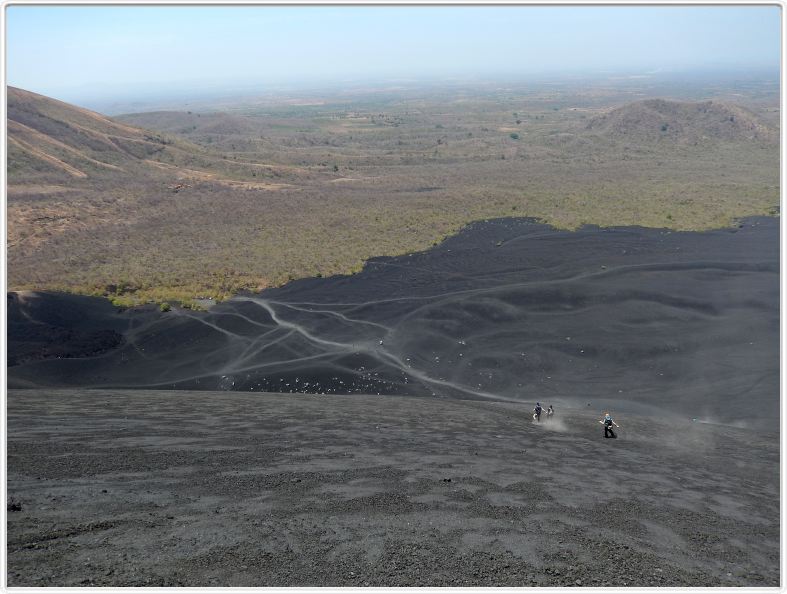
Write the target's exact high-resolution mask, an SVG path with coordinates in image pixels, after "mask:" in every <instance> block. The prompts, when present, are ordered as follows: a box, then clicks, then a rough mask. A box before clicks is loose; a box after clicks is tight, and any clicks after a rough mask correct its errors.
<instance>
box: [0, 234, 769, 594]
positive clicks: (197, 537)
mask: <svg viewBox="0 0 787 594" xmlns="http://www.w3.org/2000/svg"><path fill="white" fill-rule="evenodd" d="M778 271H779V255H778V220H777V219H772V218H754V219H747V220H744V221H742V222H741V223H740V224H739V225H738V226H736V227H734V228H730V229H721V230H717V231H711V232H702V233H695V232H673V231H669V230H666V229H644V228H610V229H598V228H593V227H586V228H583V229H581V230H579V231H578V232H566V231H557V230H555V229H553V228H550V227H548V226H546V225H542V224H538V223H535V222H533V221H531V220H523V219H519V220H517V219H501V220H492V221H486V222H480V223H477V224H473V225H471V226H470V227H469V228H468V229H466V230H465V231H463V232H462V233H460V234H459V235H457V236H456V237H453V238H450V239H449V240H447V241H446V242H444V243H443V244H441V245H440V246H439V247H437V248H435V249H433V250H430V251H428V252H423V253H417V254H412V255H410V256H405V257H401V258H380V259H375V260H372V261H371V262H369V263H368V264H367V266H366V267H365V269H364V270H363V271H362V272H361V273H359V274H357V275H353V276H347V277H331V278H324V279H311V280H302V281H296V282H293V283H290V284H289V285H287V286H285V287H282V288H280V289H270V290H267V291H264V292H262V293H260V294H246V295H240V296H238V297H236V298H233V299H231V300H229V301H227V302H224V303H221V304H218V305H215V306H214V307H212V308H211V309H210V310H209V311H192V310H183V309H179V308H175V309H173V310H172V311H168V312H162V311H160V308H158V307H153V306H147V307H142V308H134V309H129V310H126V311H118V310H117V309H116V308H115V307H113V306H112V305H111V304H109V303H108V302H107V301H105V300H102V299H99V298H93V297H79V296H73V295H65V294H55V293H28V292H25V293H16V294H9V297H8V306H9V308H8V311H9V326H8V337H9V365H10V367H9V368H8V378H9V386H10V387H11V388H16V389H12V390H11V391H10V392H9V396H8V414H9V423H8V424H9V440H8V447H9V453H8V471H9V475H8V483H7V485H8V494H9V497H10V498H11V500H10V501H9V506H10V507H9V509H14V510H17V511H9V512H8V518H9V523H8V559H9V563H8V579H9V585H12V586H45V585H113V586H120V585H189V586H201V585H205V586H211V585H214V586H215V585H225V586H274V585H277V586H287V585H299V586H303V585H388V586H389V585H431V586H438V585H497V586H500V585H509V586H519V585H543V586H551V585H574V586H598V585H619V586H622V585H626V586H649V585H662V586H663V585H671V586H706V585H728V586H744V585H745V586H754V585H767V586H775V585H778V583H779V528H778V527H779V522H778V520H779V447H778V415H779V399H778V393H779V392H778V390H779V388H778V382H779V336H778V319H779V308H778V295H779V282H778V281H779V277H778ZM86 387H89V388H92V389H85V388H86ZM151 387H154V388H158V389H161V388H169V390H168V391H152V390H148V389H146V388H151ZM18 388H28V389H18ZM74 388H79V389H74ZM130 388H133V389H130ZM172 388H177V389H174V390H173V389H172ZM216 390H219V391H216ZM256 391H264V392H267V393H254V392H256ZM281 392H289V393H285V394H282V393H281ZM295 392H300V393H298V394H296V393H295ZM378 394H379V395H378ZM407 396H411V397H407ZM412 396H418V397H412ZM537 400H538V401H540V402H542V403H543V404H545V405H547V404H554V405H555V406H556V408H557V414H556V416H555V418H554V419H552V420H551V421H549V422H542V423H534V422H533V419H532V416H531V409H532V407H533V405H534V403H535V402H536V401H537ZM605 409H611V410H612V412H613V413H614V415H615V417H616V420H617V422H618V423H619V424H620V425H621V429H620V430H619V436H618V439H615V440H612V439H604V438H603V430H602V427H601V425H599V424H598V419H599V417H600V415H601V413H602V412H603V411H604V410H605Z"/></svg>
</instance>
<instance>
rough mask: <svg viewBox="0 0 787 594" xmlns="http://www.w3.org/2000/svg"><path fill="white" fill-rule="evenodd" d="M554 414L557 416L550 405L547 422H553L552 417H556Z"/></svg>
mask: <svg viewBox="0 0 787 594" xmlns="http://www.w3.org/2000/svg"><path fill="white" fill-rule="evenodd" d="M554 414H555V409H554V408H552V405H551V404H550V405H549V408H548V409H547V421H551V420H552V415H554Z"/></svg>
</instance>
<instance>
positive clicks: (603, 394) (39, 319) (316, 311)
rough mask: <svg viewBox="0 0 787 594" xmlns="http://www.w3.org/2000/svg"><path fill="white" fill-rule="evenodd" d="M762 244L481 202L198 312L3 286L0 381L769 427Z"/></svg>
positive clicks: (772, 302) (768, 285) (773, 416)
mask: <svg viewBox="0 0 787 594" xmlns="http://www.w3.org/2000/svg"><path fill="white" fill-rule="evenodd" d="M778 246H779V229H778V219H772V218H754V219H748V220H746V221H744V222H742V223H741V225H740V226H739V227H735V228H732V229H720V230H716V231H711V232H703V233H695V232H680V233H679V232H671V231H669V230H666V229H645V228H609V229H599V228H597V227H585V228H583V229H581V230H579V231H576V232H569V231H558V230H555V229H553V228H551V227H549V226H546V225H542V224H538V223H535V222H533V221H532V220H527V219H500V220H491V221H485V222H479V223H477V224H473V225H470V226H469V227H468V228H467V229H466V230H465V231H463V232H462V233H460V234H459V235H457V236H455V237H452V238H449V239H448V240H447V241H445V242H444V243H442V244H441V245H439V246H438V247H436V248H434V249H432V250H429V251H427V252H422V253H416V254H411V255H409V256H404V257H399V258H377V259H374V260H372V261H370V262H369V263H367V265H366V267H365V268H364V270H363V271H362V272H361V273H359V274H356V275H354V276H337V277H330V278H316V279H308V280H301V281H295V282H292V283H289V284H288V285H286V286H284V287H282V288H280V289H272V290H267V291H264V292H262V293H260V294H249V295H239V296H237V297H235V298H233V299H231V300H229V301H227V302H224V303H221V304H218V305H216V306H215V307H212V308H211V309H210V311H208V312H194V311H188V310H182V309H179V308H174V309H173V311H170V312H167V313H162V312H160V311H158V308H155V307H152V306H150V307H143V308H138V309H132V310H128V311H124V312H118V311H116V310H115V309H114V308H113V307H111V306H110V305H109V304H108V303H107V302H106V301H104V300H101V299H97V298H87V297H76V296H67V295H58V294H38V295H36V294H27V295H25V296H23V298H20V297H15V296H14V295H11V297H10V301H9V354H10V357H11V361H12V367H10V368H9V385H10V386H11V387H36V386H39V387H42V386H52V387H69V386H70V387H76V386H93V387H117V388H180V389H188V390H195V389H208V390H216V389H218V390H246V391H248V390H251V391H265V392H311V393H328V394H334V393H360V394H377V393H380V394H404V395H426V396H431V395H435V396H447V397H460V398H475V399H485V400H515V401H525V402H528V403H531V405H532V403H534V402H535V401H536V400H541V401H544V400H550V401H552V402H555V403H560V404H561V405H562V406H567V405H571V406H577V405H581V406H584V405H585V404H586V403H587V402H592V403H593V405H594V406H596V407H598V408H601V407H604V406H606V405H607V404H608V403H615V404H616V406H619V407H623V410H626V411H628V412H640V413H643V414H648V415H657V416H663V415H675V416H677V417H678V418H681V419H683V420H690V419H692V418H698V419H701V420H708V421H722V422H725V423H743V424H746V425H747V426H755V425H756V426H760V427H767V428H769V429H771V430H774V429H775V428H776V426H777V423H778V415H779V398H778V394H779V335H778V327H779V324H778V320H779V282H778V281H779V259H778ZM69 345H72V347H69ZM69 348H71V351H70V352H69ZM742 410H744V411H745V414H743V415H742V414H741V411H742Z"/></svg>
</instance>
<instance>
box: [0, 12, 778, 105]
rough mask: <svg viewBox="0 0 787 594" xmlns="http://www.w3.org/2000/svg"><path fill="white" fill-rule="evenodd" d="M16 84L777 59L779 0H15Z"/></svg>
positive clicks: (484, 72)
mask: <svg viewBox="0 0 787 594" xmlns="http://www.w3.org/2000/svg"><path fill="white" fill-rule="evenodd" d="M6 10H7V13H6V16H7V36H6V40H7V58H8V61H7V65H8V69H7V79H8V83H9V84H11V85H14V86H19V87H22V88H25V89H29V90H32V91H37V92H39V93H43V94H46V95H51V96H54V97H58V98H61V99H65V100H71V101H76V100H79V99H90V98H98V97H101V98H111V97H113V96H117V97H121V96H126V98H128V95H129V94H131V95H133V94H135V93H142V92H143V91H146V92H148V93H149V92H155V91H156V90H157V89H158V90H161V91H162V92H167V91H170V90H172V89H175V88H177V87H178V86H192V87H194V88H197V87H205V88H208V87H211V86H214V87H215V86H221V85H225V84H234V83H242V82H254V83H259V84H260V85H261V86H263V87H264V86H265V85H266V84H268V85H270V84H279V83H285V82H286V83H310V82H311V83H314V84H315V85H316V84H319V83H321V82H325V81H341V80H345V79H363V78H375V79H382V78H391V77H434V76H439V77H450V76H479V75H480V76H485V77H494V76H497V75H505V76H511V75H514V76H516V75H520V74H521V75H527V74H532V73H550V72H564V71H574V72H577V71H587V72H588V73H591V72H596V71H604V70H618V71H620V70H628V71H643V72H644V71H649V70H658V69H660V70H690V69H697V68H714V69H724V68H740V67H757V68H762V67H774V68H776V67H778V64H779V56H780V49H779V42H780V12H779V8H778V7H776V6H707V7H647V6H628V7H593V6H591V7H575V6H562V7H561V6H553V7H539V6H514V7H470V6H468V7H462V6H446V7H427V6H414V7H407V6H400V7H382V6H379V7H373V6H367V7H338V6H337V7H314V6H303V7H298V6H289V7H273V6H270V7H266V6H245V7H242V6H239V7H231V6H218V7H209V6H205V7H198V6H182V7H163V6H162V7H155V6H153V7H142V6H136V7H123V6H115V7H112V6H92V7H91V6H10V7H8V8H7V9H6Z"/></svg>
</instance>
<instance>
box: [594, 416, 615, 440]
mask: <svg viewBox="0 0 787 594" xmlns="http://www.w3.org/2000/svg"><path fill="white" fill-rule="evenodd" d="M599 423H601V424H602V425H604V437H611V438H613V439H615V438H617V435H615V430H614V428H613V427H617V428H618V429H620V425H618V424H617V423H616V422H615V420H614V419H613V418H612V415H610V414H609V413H608V412H605V413H604V418H603V419H601V420H600V421H599Z"/></svg>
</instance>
